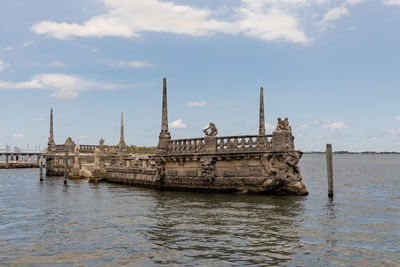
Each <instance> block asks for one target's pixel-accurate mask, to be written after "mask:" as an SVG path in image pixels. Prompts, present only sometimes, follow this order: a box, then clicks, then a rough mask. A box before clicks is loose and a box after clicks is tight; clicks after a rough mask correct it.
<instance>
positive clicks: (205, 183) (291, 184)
mask: <svg viewBox="0 0 400 267" xmlns="http://www.w3.org/2000/svg"><path fill="white" fill-rule="evenodd" d="M300 157H301V152H297V151H291V152H267V153H258V154H256V153H249V154H246V153H243V154H240V155H239V154H237V155H234V156H232V155H229V154H225V155H203V156H195V157H193V156H181V157H166V158H164V159H162V158H159V157H157V156H156V157H151V158H150V159H148V160H145V161H143V163H144V162H146V163H145V164H142V165H140V166H139V165H136V166H134V167H126V166H120V167H109V168H107V175H106V177H107V178H105V179H103V180H105V181H109V182H116V183H123V184H132V185H147V186H153V187H158V188H166V189H178V190H196V191H216V192H247V193H263V194H269V193H273V194H294V195H305V194H307V193H308V192H307V190H306V188H305V186H304V185H303V183H302V182H301V180H302V178H301V175H300V172H299V168H298V165H297V163H298V161H299V159H300ZM128 165H130V166H133V165H132V164H128Z"/></svg>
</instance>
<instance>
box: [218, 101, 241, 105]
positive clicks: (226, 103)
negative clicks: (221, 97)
mask: <svg viewBox="0 0 400 267" xmlns="http://www.w3.org/2000/svg"><path fill="white" fill-rule="evenodd" d="M236 104H237V103H236V102H234V101H230V102H222V103H219V105H220V106H232V105H236Z"/></svg>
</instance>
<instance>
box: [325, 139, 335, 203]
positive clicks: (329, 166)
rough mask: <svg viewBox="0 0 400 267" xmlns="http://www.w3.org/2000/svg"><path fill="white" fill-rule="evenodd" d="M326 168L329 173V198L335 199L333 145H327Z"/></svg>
mask: <svg viewBox="0 0 400 267" xmlns="http://www.w3.org/2000/svg"><path fill="white" fill-rule="evenodd" d="M326 168H327V171H328V196H329V197H333V167H332V145H331V144H326Z"/></svg>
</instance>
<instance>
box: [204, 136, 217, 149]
mask: <svg viewBox="0 0 400 267" xmlns="http://www.w3.org/2000/svg"><path fill="white" fill-rule="evenodd" d="M204 150H205V151H206V152H208V153H215V152H216V151H217V137H216V136H206V137H205V138H204Z"/></svg>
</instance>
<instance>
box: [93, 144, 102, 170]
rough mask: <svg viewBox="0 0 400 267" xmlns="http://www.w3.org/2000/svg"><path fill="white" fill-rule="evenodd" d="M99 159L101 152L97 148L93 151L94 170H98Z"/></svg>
mask: <svg viewBox="0 0 400 267" xmlns="http://www.w3.org/2000/svg"><path fill="white" fill-rule="evenodd" d="M100 157H101V151H100V149H99V148H98V147H97V148H96V149H95V150H94V169H100Z"/></svg>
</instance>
